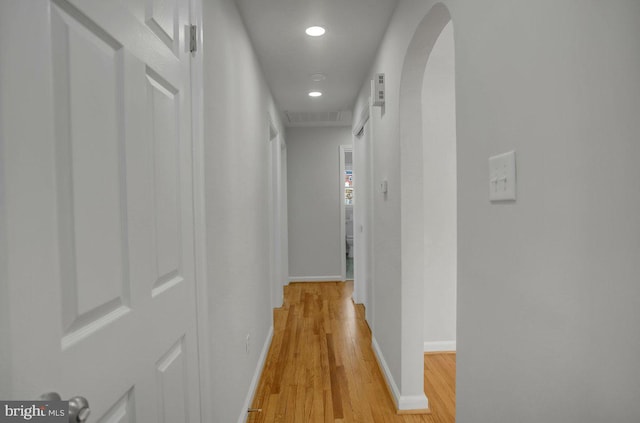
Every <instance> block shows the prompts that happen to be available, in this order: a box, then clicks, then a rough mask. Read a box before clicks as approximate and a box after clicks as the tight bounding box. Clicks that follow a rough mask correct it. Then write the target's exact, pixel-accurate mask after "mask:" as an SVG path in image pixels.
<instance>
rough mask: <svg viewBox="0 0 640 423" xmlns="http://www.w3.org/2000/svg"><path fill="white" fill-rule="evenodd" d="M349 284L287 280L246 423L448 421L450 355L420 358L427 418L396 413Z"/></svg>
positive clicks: (452, 384)
mask: <svg viewBox="0 0 640 423" xmlns="http://www.w3.org/2000/svg"><path fill="white" fill-rule="evenodd" d="M352 291H353V284H352V283H350V282H347V283H342V282H327V283H292V284H290V285H289V286H287V287H285V300H284V305H283V307H282V308H281V309H276V310H275V312H274V313H275V314H274V318H275V325H274V335H273V340H272V343H271V348H270V350H269V354H268V356H267V360H266V363H265V368H264V370H263V373H262V376H261V379H260V383H259V385H258V388H257V390H256V395H255V397H254V399H253V404H252V407H253V408H261V409H262V412H259V413H250V414H249V419H248V422H250V423H259V422H260V423H262V422H264V423H272V422H292V423H307V422H313V423H317V422H363V423H364V422H366V423H369V422H374V423H378V422H384V423H387V422H389V423H391V422H393V423H396V422H397V423H399V422H410V423H418V422H421V423H453V422H455V362H456V358H455V354H425V369H424V374H425V392H426V393H427V396H428V398H429V406H430V411H431V413H430V414H426V415H397V414H396V411H395V407H394V404H393V401H392V399H391V397H390V395H389V393H388V391H387V388H386V385H385V382H384V377H383V376H382V373H381V372H380V369H379V367H378V364H377V361H376V358H375V355H374V352H373V350H372V348H371V333H370V331H369V328H368V326H367V323H366V322H365V320H364V309H363V308H362V307H361V306H354V304H353V302H352V301H351V293H352Z"/></svg>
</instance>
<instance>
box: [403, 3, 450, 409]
mask: <svg viewBox="0 0 640 423" xmlns="http://www.w3.org/2000/svg"><path fill="white" fill-rule="evenodd" d="M453 41H454V40H453V24H452V23H451V15H450V13H449V10H448V9H447V7H446V6H445V5H443V4H442V3H438V4H436V5H435V6H433V7H432V8H431V9H430V10H429V12H428V13H427V14H426V16H425V17H424V19H423V20H422V22H421V23H420V24H419V25H418V28H417V30H416V32H415V33H414V35H413V37H412V39H411V42H410V44H409V48H408V49H407V53H406V55H405V59H404V64H403V69H402V77H401V87H400V162H401V166H400V180H401V183H400V184H401V192H402V195H401V200H400V201H401V210H402V219H401V252H402V253H401V274H402V279H401V284H402V288H401V289H402V305H403V307H402V320H403V322H407V323H406V324H403V336H402V347H401V348H402V350H401V363H402V375H403V379H402V380H403V385H404V386H406V393H403V394H404V395H408V396H415V398H418V397H422V395H420V394H422V393H423V392H424V389H423V384H424V383H425V381H424V376H423V375H424V372H423V368H424V353H425V352H426V351H425V350H427V349H428V351H430V352H436V351H437V352H443V351H451V350H455V345H456V341H455V321H456V314H457V310H456V309H455V305H456V295H457V294H456V286H457V275H456V273H457V263H456V258H457V244H456V239H457V234H456V232H457V230H456V225H457V209H456V207H457V206H456V201H455V200H456V198H457V180H456V177H455V175H456V172H457V169H456V168H455V164H456V162H457V158H456V154H457V153H456V142H455V141H456V137H455V76H454V74H455V71H454V62H453V60H454V57H455V54H454V51H455V49H454V42H453ZM443 178H444V179H443ZM445 204H446V206H445ZM445 215H446V216H445ZM440 248H442V250H440ZM442 251H446V254H441V252H442ZM441 277H443V278H444V279H439V278H441ZM443 296H444V298H446V300H443V301H441V299H442V298H443ZM427 300H428V301H427ZM433 304H437V307H432V306H433ZM443 305H445V306H443ZM441 306H443V307H441ZM445 314H446V317H444V315H445ZM443 328H448V330H449V331H448V332H447V330H446V329H443ZM426 336H429V338H425V337H426ZM428 382H429V381H428V380H427V383H428ZM424 399H425V400H426V397H424ZM425 402H426V403H427V404H428V402H427V401H425Z"/></svg>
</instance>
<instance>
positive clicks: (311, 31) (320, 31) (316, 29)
mask: <svg viewBox="0 0 640 423" xmlns="http://www.w3.org/2000/svg"><path fill="white" fill-rule="evenodd" d="M304 32H306V33H307V35H310V36H311V37H319V36H321V35H324V33H325V30H324V28H323V27H321V26H310V27H309V28H307V29H306V30H305V31H304Z"/></svg>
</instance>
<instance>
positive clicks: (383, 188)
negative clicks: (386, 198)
mask: <svg viewBox="0 0 640 423" xmlns="http://www.w3.org/2000/svg"><path fill="white" fill-rule="evenodd" d="M386 193H387V180H386V179H385V180H384V181H382V182H380V194H386Z"/></svg>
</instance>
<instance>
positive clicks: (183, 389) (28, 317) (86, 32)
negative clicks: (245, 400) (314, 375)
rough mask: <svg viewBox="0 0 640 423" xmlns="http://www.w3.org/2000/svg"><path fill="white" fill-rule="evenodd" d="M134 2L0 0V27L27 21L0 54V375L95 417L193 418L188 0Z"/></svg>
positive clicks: (18, 394) (17, 388)
mask: <svg viewBox="0 0 640 423" xmlns="http://www.w3.org/2000/svg"><path fill="white" fill-rule="evenodd" d="M142 4H143V3H141V2H140V1H138V2H133V1H132V2H105V1H103V0H73V1H66V0H53V1H47V0H8V1H6V2H2V3H1V4H0V14H2V15H4V16H7V17H10V18H9V19H6V20H3V21H2V22H3V25H6V24H5V22H8V26H5V27H4V28H3V29H2V35H7V34H11V33H12V31H13V33H14V35H17V34H20V33H21V32H23V31H21V30H20V27H21V26H22V25H24V22H31V24H33V25H34V26H36V27H37V28H38V30H34V31H30V33H29V35H28V36H27V37H25V39H24V40H21V43H23V44H24V45H23V46H22V50H24V51H25V52H29V53H24V54H21V53H18V54H16V52H17V51H18V50H15V51H14V50H12V49H11V48H7V49H5V48H4V46H5V45H6V44H3V50H0V59H2V60H0V84H2V87H3V89H2V91H0V100H1V101H2V103H1V104H0V113H1V114H0V120H1V121H2V123H3V126H4V128H3V130H2V136H3V138H2V140H3V142H2V143H0V149H1V153H2V155H0V157H1V158H3V160H4V162H6V164H7V166H6V167H5V168H4V169H3V178H2V181H0V184H1V185H2V186H1V187H0V188H2V189H1V190H0V194H2V193H5V197H6V203H5V204H6V217H5V219H4V221H2V222H0V225H2V229H3V231H2V232H3V233H5V232H6V234H7V237H6V241H5V242H6V243H7V245H6V249H7V251H8V252H10V253H9V254H7V262H6V269H7V270H6V275H7V276H8V277H7V278H6V280H3V281H2V282H0V283H2V284H6V285H3V287H2V292H7V294H8V296H9V298H10V301H9V303H10V307H9V310H8V311H5V312H3V316H5V315H6V316H7V317H8V319H9V321H10V322H11V323H10V325H9V326H8V327H7V328H6V332H7V335H8V336H7V337H6V338H5V339H3V340H2V341H1V342H3V343H5V342H6V343H7V344H6V345H3V346H2V348H0V351H7V356H8V358H7V360H8V362H9V363H10V365H9V366H8V371H7V375H3V376H6V379H4V380H6V383H7V384H8V386H9V387H8V388H6V389H7V393H8V397H11V398H15V399H35V398H37V397H38V396H39V395H40V394H42V393H44V392H48V391H57V392H59V393H60V394H61V395H62V397H63V398H69V397H71V396H75V395H83V396H85V397H87V399H88V400H89V403H90V405H91V408H92V411H93V412H92V421H99V422H134V421H138V422H147V421H149V422H151V421H165V422H172V423H173V422H198V421H200V408H199V396H200V394H199V389H198V387H199V380H198V361H197V350H196V348H197V338H196V336H197V334H196V322H195V310H196V306H195V279H194V250H193V237H194V233H193V231H194V227H193V209H192V207H193V199H192V195H193V192H192V176H193V175H192V163H191V157H192V156H191V154H192V151H191V146H192V139H191V116H190V112H191V110H190V109H191V106H190V104H191V103H190V102H191V98H190V92H189V90H190V79H189V78H190V76H189V75H190V60H191V58H190V54H189V53H188V52H187V51H186V48H185V42H186V40H185V36H184V33H183V31H180V30H179V28H184V26H185V25H188V17H189V2H188V1H187V0H166V1H162V0H155V1H151V0H149V1H147V2H146V3H144V14H143V15H142V16H141V11H142V9H141V8H140V7H141V5H142ZM130 7H131V8H130ZM14 22H15V24H14ZM23 41H24V42H23ZM22 50H20V51H22ZM34 56H35V57H34ZM21 69H29V72H25V71H21ZM14 85H15V86H20V87H23V92H22V93H21V95H18V92H16V91H13V90H5V89H4V87H7V86H14ZM9 96H11V97H9ZM11 103H15V104H16V106H15V107H11V108H7V107H6V105H7V104H11ZM7 120H8V121H10V122H11V124H8V125H4V123H5V122H6V121H7ZM14 122H21V124H20V125H19V124H14ZM4 359H5V357H3V360H4ZM3 383H4V381H3Z"/></svg>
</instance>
